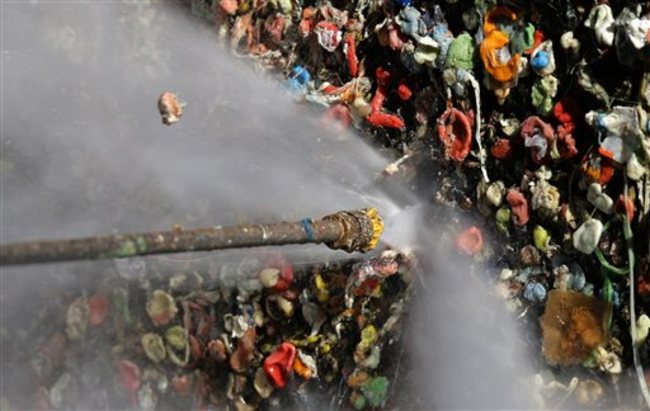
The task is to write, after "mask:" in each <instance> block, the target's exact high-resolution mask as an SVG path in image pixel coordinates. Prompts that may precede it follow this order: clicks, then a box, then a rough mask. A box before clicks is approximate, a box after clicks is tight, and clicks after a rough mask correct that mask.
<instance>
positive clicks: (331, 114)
mask: <svg viewBox="0 0 650 411" xmlns="http://www.w3.org/2000/svg"><path fill="white" fill-rule="evenodd" d="M325 120H326V121H328V122H330V121H338V122H339V123H341V124H342V125H343V127H345V128H347V127H349V126H350V124H352V113H350V109H349V108H348V106H346V105H345V104H336V105H333V106H332V107H330V108H329V109H328V110H327V111H326V112H325Z"/></svg>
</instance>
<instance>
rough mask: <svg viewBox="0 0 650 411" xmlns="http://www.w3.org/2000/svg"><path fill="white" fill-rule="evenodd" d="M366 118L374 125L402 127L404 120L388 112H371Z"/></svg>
mask: <svg viewBox="0 0 650 411" xmlns="http://www.w3.org/2000/svg"><path fill="white" fill-rule="evenodd" d="M366 120H368V122H369V123H370V124H372V125H373V126H377V127H386V128H402V127H404V120H402V118H401V117H399V116H396V115H395V114H388V113H371V114H370V115H369V116H368V117H366Z"/></svg>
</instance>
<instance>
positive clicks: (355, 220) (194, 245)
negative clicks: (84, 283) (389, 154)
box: [0, 208, 384, 265]
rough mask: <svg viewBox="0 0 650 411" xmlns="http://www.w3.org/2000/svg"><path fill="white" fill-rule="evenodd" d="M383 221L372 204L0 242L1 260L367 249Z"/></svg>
mask: <svg viewBox="0 0 650 411" xmlns="http://www.w3.org/2000/svg"><path fill="white" fill-rule="evenodd" d="M383 227H384V223H383V220H382V218H381V217H380V215H379V213H378V212H377V210H376V209H374V208H365V209H361V210H354V211H339V212H338V213H335V214H331V215H328V216H325V217H323V218H321V219H318V220H312V219H311V218H304V219H302V220H301V221H298V222H281V223H273V224H246V225H236V226H232V227H212V228H197V229H191V230H183V229H181V228H175V229H173V230H172V231H160V232H148V233H137V234H114V235H107V236H99V237H87V238H78V239H65V240H44V241H27V242H22V243H11V244H3V245H0V265H16V264H34V263H46V262H57V261H70V260H98V259H105V258H125V257H134V256H142V255H150V254H166V253H182V252H193V251H212V250H222V249H227V248H246V247H261V246H280V245H287V244H307V243H315V244H320V243H324V244H325V245H327V246H328V247H329V248H331V249H335V250H344V251H347V252H350V253H351V252H355V251H360V252H365V251H369V250H372V249H373V248H375V247H376V246H377V243H378V242H379V237H380V236H381V233H382V231H383Z"/></svg>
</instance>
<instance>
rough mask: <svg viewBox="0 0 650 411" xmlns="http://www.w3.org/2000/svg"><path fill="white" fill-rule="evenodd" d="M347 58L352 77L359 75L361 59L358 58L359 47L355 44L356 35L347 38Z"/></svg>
mask: <svg viewBox="0 0 650 411" xmlns="http://www.w3.org/2000/svg"><path fill="white" fill-rule="evenodd" d="M345 45H346V46H347V49H346V57H347V59H348V71H349V72H350V75H351V76H352V77H356V76H357V75H358V74H359V59H358V58H357V47H356V45H355V43H354V34H347V35H346V36H345Z"/></svg>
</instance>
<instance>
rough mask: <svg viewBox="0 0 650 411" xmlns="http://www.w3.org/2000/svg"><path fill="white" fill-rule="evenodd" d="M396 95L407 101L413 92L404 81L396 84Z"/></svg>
mask: <svg viewBox="0 0 650 411" xmlns="http://www.w3.org/2000/svg"><path fill="white" fill-rule="evenodd" d="M397 95H398V96H399V98H401V99H402V100H404V101H408V100H409V99H410V98H411V96H412V95H413V92H412V91H411V89H410V88H409V86H407V85H406V84H405V83H400V84H399V86H397Z"/></svg>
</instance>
